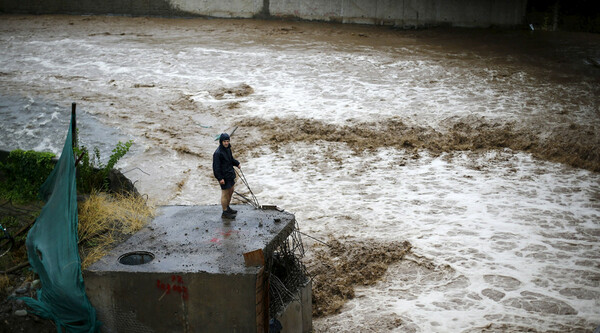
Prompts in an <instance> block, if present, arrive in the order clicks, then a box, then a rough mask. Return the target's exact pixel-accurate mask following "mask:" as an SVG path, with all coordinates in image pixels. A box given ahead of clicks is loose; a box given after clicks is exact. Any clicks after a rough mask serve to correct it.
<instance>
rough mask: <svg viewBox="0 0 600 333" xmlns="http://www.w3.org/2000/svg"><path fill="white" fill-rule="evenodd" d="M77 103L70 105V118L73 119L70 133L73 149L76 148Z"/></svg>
mask: <svg viewBox="0 0 600 333" xmlns="http://www.w3.org/2000/svg"><path fill="white" fill-rule="evenodd" d="M76 109H77V103H73V104H71V117H72V119H73V128H72V130H73V132H72V133H71V135H72V139H73V148H74V147H77V112H76V111H75V110H76Z"/></svg>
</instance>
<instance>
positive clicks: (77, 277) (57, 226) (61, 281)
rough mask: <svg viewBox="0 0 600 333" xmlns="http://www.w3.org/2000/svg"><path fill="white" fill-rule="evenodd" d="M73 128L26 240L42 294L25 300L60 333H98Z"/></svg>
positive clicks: (45, 187)
mask: <svg viewBox="0 0 600 333" xmlns="http://www.w3.org/2000/svg"><path fill="white" fill-rule="evenodd" d="M74 121H75V116H74V115H73V116H72V117H71V125H70V126H69V132H68V134H67V139H66V140H65V145H64V148H63V151H62V153H61V155H60V159H59V160H58V163H57V164H56V166H55V168H54V170H53V171H52V173H50V176H48V179H46V181H45V182H44V184H42V186H41V188H40V198H41V199H42V200H44V201H45V202H46V204H45V206H44V207H43V208H42V212H41V213H40V216H39V217H38V218H37V220H36V222H35V224H34V225H33V227H32V228H31V230H30V231H29V233H28V234H27V242H26V244H27V255H28V256H29V263H30V264H31V267H32V268H33V270H34V271H35V272H36V273H37V274H38V275H39V278H40V281H41V283H42V288H41V289H39V290H38V292H37V300H36V299H33V298H23V300H24V301H25V303H26V304H27V305H28V306H29V307H30V308H31V312H33V313H35V314H37V315H39V316H40V317H43V318H48V319H51V320H53V321H54V322H55V323H56V325H57V329H58V331H59V332H62V328H65V329H66V331H67V332H96V331H98V329H99V327H100V322H98V321H97V320H96V311H95V309H94V308H93V307H92V305H91V303H90V301H89V299H88V298H87V296H86V294H85V288H84V284H83V276H82V275H81V260H80V258H79V251H78V248H77V242H78V236H77V190H76V183H75V158H74V156H73V147H72V133H73V131H72V126H73V123H74Z"/></svg>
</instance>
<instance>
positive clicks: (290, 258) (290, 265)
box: [267, 226, 308, 318]
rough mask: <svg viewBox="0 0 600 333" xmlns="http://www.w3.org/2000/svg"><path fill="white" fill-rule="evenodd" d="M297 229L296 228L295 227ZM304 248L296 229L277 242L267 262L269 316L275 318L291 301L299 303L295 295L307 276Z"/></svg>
mask: <svg viewBox="0 0 600 333" xmlns="http://www.w3.org/2000/svg"><path fill="white" fill-rule="evenodd" d="M296 227H297V226H296ZM303 256H304V246H303V245H302V239H301V238H300V233H299V232H298V229H297V228H295V229H294V231H292V233H291V234H290V235H289V236H288V237H287V238H285V239H282V240H279V242H278V244H277V247H276V249H275V251H274V252H273V254H272V255H271V256H270V257H269V260H268V262H267V271H268V272H269V277H268V279H269V294H270V300H271V301H270V303H269V315H270V316H271V318H275V317H276V316H277V314H278V313H279V312H280V311H281V310H283V309H284V308H285V306H286V304H288V303H289V302H291V301H299V298H298V296H297V295H295V293H297V292H298V291H299V290H300V288H302V287H303V286H304V285H306V282H307V281H308V277H307V276H308V274H307V272H306V267H305V266H304V264H302V261H301V259H302V257H303Z"/></svg>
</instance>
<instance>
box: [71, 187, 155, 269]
mask: <svg viewBox="0 0 600 333" xmlns="http://www.w3.org/2000/svg"><path fill="white" fill-rule="evenodd" d="M153 216H154V207H153V206H152V205H149V204H148V203H147V202H146V200H145V199H144V198H143V197H140V196H133V195H131V196H125V195H119V194H117V195H108V194H106V193H102V192H97V193H92V194H91V195H90V196H89V197H88V198H87V200H85V201H84V202H83V203H80V204H79V229H78V234H79V244H80V249H81V250H80V251H81V268H82V269H86V268H87V267H88V266H89V265H91V264H92V263H94V262H96V261H97V260H98V259H100V258H101V257H103V256H104V255H106V254H107V253H108V252H109V251H110V250H111V249H112V247H113V246H115V245H116V244H117V243H119V242H121V241H123V240H125V239H126V238H127V237H128V236H130V235H132V234H134V233H135V232H137V231H138V230H140V229H142V228H143V227H144V226H145V225H146V224H147V223H148V221H149V220H150V218H152V217H153Z"/></svg>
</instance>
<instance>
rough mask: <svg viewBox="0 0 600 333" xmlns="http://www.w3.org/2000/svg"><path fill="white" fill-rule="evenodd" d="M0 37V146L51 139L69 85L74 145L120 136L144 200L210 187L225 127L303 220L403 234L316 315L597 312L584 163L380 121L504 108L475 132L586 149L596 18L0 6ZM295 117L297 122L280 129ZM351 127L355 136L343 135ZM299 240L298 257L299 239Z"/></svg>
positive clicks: (306, 228)
mask: <svg viewBox="0 0 600 333" xmlns="http://www.w3.org/2000/svg"><path fill="white" fill-rule="evenodd" d="M0 44H1V45H2V49H1V51H0V63H1V64H2V65H1V67H0V96H2V100H1V102H0V116H1V117H2V132H1V133H0V149H7V150H10V149H15V148H22V149H36V150H50V151H53V152H55V153H59V150H60V147H62V142H64V141H63V140H64V133H63V132H64V129H65V128H66V126H67V124H68V121H69V115H70V110H71V103H72V102H76V103H77V107H78V110H79V118H78V119H79V121H78V123H79V124H80V125H79V126H80V137H81V142H82V143H83V144H85V145H88V146H96V147H99V148H100V151H101V153H102V156H103V157H104V158H107V156H109V155H110V151H111V149H112V148H114V146H115V145H116V143H117V142H118V141H125V140H133V141H134V146H133V147H132V151H131V153H130V154H128V155H127V156H126V157H125V158H124V159H123V160H122V161H120V162H119V164H118V167H119V168H120V169H121V170H122V171H124V172H125V173H126V175H127V176H128V177H129V178H131V179H132V180H133V181H135V183H136V186H137V187H138V189H139V190H140V192H142V193H145V194H147V195H148V196H149V198H150V199H151V200H152V201H153V202H155V203H157V204H170V205H173V204H217V203H218V199H219V192H220V191H219V188H218V186H217V184H216V182H215V180H214V178H213V177H212V173H211V157H212V152H213V151H214V149H215V148H216V145H217V143H216V142H215V135H217V134H219V133H221V132H224V131H229V132H231V131H232V130H233V129H236V130H235V134H234V135H233V137H232V146H233V149H234V154H236V157H237V158H238V159H239V160H240V161H241V162H242V170H243V171H244V173H245V175H246V177H247V179H248V182H249V184H250V185H251V187H252V190H253V192H254V194H255V195H256V196H257V198H258V199H259V201H260V202H261V203H263V204H276V205H278V206H279V207H281V208H284V209H286V210H287V211H290V212H292V213H294V214H295V215H296V218H297V220H298V222H299V227H300V229H301V230H302V231H303V232H304V233H306V234H308V235H311V236H312V237H314V238H316V239H321V240H327V239H329V238H330V237H333V238H339V239H341V238H344V237H345V238H348V239H359V240H368V241H370V242H389V241H404V240H407V241H409V242H410V243H411V244H412V245H413V249H412V252H411V253H410V254H408V255H407V257H406V258H405V259H404V260H402V261H400V262H399V263H397V264H393V265H391V266H389V267H388V271H387V273H386V274H385V276H384V277H383V279H381V280H380V281H379V282H377V283H376V284H375V285H373V286H359V287H357V291H356V297H355V298H354V299H352V300H350V301H349V302H347V303H346V304H345V305H344V307H343V308H342V309H341V311H340V313H338V314H334V315H331V316H327V317H323V318H316V319H315V320H314V327H315V329H316V330H317V331H327V332H347V331H352V332H356V331H375V332H380V331H397V332H523V331H528V332H591V331H593V330H594V329H595V328H596V327H597V326H598V325H600V317H599V311H598V309H600V264H599V262H600V243H599V241H600V174H598V172H595V171H594V164H593V163H592V164H591V165H592V166H591V167H578V166H577V165H574V164H573V163H569V160H567V159H565V160H564V161H563V160H560V159H557V158H555V157H553V156H554V155H551V154H546V155H544V154H543V153H540V154H537V153H535V151H533V153H532V150H528V149H529V148H527V149H525V148H524V149H522V150H519V149H516V148H511V147H521V146H520V145H518V144H507V145H505V146H506V147H504V148H502V147H498V146H487V144H485V143H483V144H480V145H478V146H477V145H476V146H473V147H475V148H473V147H471V148H466V149H457V148H456V147H455V146H453V147H454V148H451V149H450V148H449V149H441V150H436V149H429V148H428V147H430V146H424V147H423V148H420V149H415V147H413V145H414V144H412V143H410V144H409V143H407V144H405V145H404V146H402V145H396V144H393V145H392V144H388V141H389V142H391V141H393V139H394V138H395V137H396V136H398V135H400V134H399V133H397V132H394V131H390V130H389V127H386V126H388V125H389V124H390V123H398V122H401V123H402V124H403V126H404V127H406V128H411V127H412V128H416V129H423V132H419V131H417V133H421V134H422V135H420V136H419V135H417V136H418V137H419V140H425V139H424V137H425V134H424V133H426V132H427V131H435V132H436V133H446V132H448V131H453V130H456V129H457V128H459V127H460V128H463V127H464V126H465V124H467V125H468V126H470V127H473V128H492V129H494V128H504V127H505V126H508V127H507V128H510V130H506V131H504V132H502V131H500V132H497V131H496V132H486V133H494V135H498V136H500V137H503V136H506V138H509V139H510V138H512V136H511V135H512V134H513V133H514V132H511V131H513V130H514V131H518V132H519V133H526V134H529V133H530V134H531V135H532V137H534V140H539V141H540V142H541V141H543V140H546V139H547V138H555V137H556V138H559V139H560V140H563V139H564V142H571V141H569V140H570V138H571V137H573V138H574V139H573V140H574V142H577V143H578V144H579V146H578V147H583V148H581V151H584V152H586V151H587V152H591V153H590V154H592V155H593V154H594V151H596V154H597V148H599V146H598V142H599V139H598V138H599V134H598V133H600V131H599V126H600V98H599V97H598V96H600V84H599V82H600V81H599V77H600V69H599V68H598V67H599V65H598V64H599V63H600V36H597V35H590V34H567V33H560V32H558V33H550V32H543V31H520V30H512V31H501V30H493V29H488V30H467V29H455V30H444V29H432V30H420V31H414V30H412V31H403V30H394V29H391V28H384V27H370V26H356V25H351V26H348V25H346V26H344V25H337V24H323V23H302V22H284V21H252V20H206V19H161V18H129V17H94V16H3V17H2V19H1V20H0ZM259 123H260V124H262V125H261V126H258V125H257V124H259ZM265 123H266V124H270V125H268V126H264V124H265ZM331 125H333V126H331ZM461 126H463V127H461ZM274 128H277V130H274ZM298 128H300V129H302V130H303V132H302V133H304V134H303V135H305V136H303V137H299V136H296V137H293V138H289V137H286V136H285V133H286V132H292V131H293V130H296V129H298ZM366 129H369V130H370V131H371V132H368V133H372V134H364V135H363V138H365V137H366V141H365V142H367V143H366V144H365V145H366V146H360V145H358V146H357V145H356V143H355V141H352V140H349V139H348V136H347V135H346V134H348V135H350V134H356V133H365V130H366ZM379 129H381V131H385V132H383V135H380V132H379V131H378V130H379ZM386 129H387V130H386ZM563 129H566V130H565V132H561V131H562V130H563ZM569 129H570V130H569ZM332 133H333V134H336V135H337V137H332V135H331V134H332ZM461 133H462V132H461ZM465 133H467V134H465V135H466V136H467V137H468V135H469V134H468V133H471V132H465ZM557 133H558V135H557ZM278 135H279V136H280V137H278ZM369 135H372V138H373V140H371V141H369V140H368V139H369ZM561 138H562V139H561ZM467 139H468V138H467ZM559 139H557V140H559ZM415 140H416V139H415ZM507 140H508V139H507ZM553 140H554V139H553ZM560 140H559V141H560ZM414 142H416V141H413V143H414ZM485 142H487V141H485ZM561 147H564V146H561ZM561 149H562V150H563V151H564V150H565V149H563V148H561ZM586 149H587V150H586ZM577 151H579V150H577ZM565 154H566V152H565ZM575 154H579V155H584V154H583V153H575ZM555 155H556V154H555ZM559 155H560V154H559ZM569 156H570V155H569ZM546 157H547V158H546ZM592 162H594V161H592ZM597 162H598V161H596V162H595V163H597ZM596 167H597V164H596ZM305 241H306V243H307V248H308V250H307V255H308V256H310V252H311V247H312V246H317V245H318V244H316V243H314V242H313V241H312V240H311V239H307V238H305Z"/></svg>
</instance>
